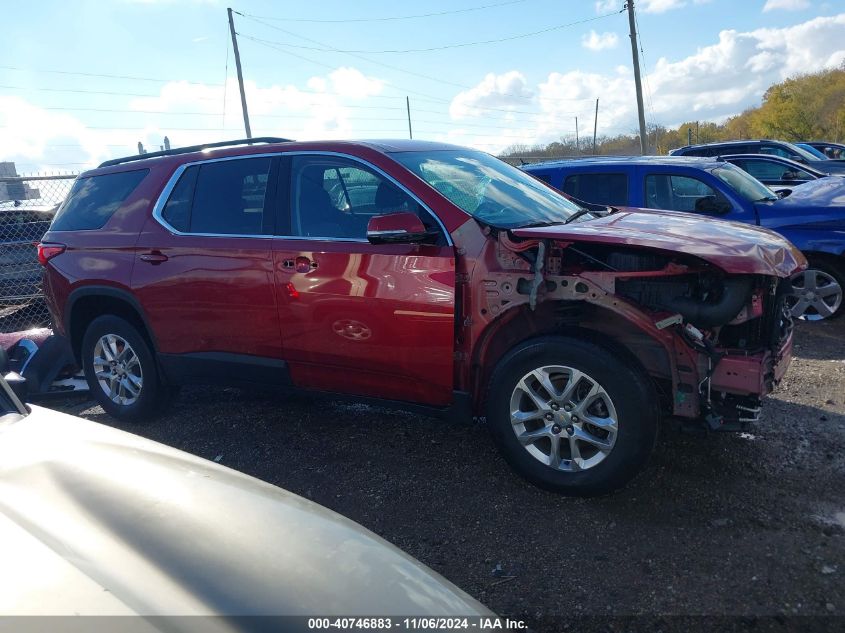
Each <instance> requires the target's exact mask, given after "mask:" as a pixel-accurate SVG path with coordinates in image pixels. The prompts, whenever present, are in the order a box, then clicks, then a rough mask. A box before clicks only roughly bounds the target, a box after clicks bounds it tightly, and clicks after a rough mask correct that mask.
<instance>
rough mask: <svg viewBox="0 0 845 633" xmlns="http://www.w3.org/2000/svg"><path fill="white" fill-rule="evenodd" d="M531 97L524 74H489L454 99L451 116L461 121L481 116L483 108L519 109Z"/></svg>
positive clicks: (450, 111)
mask: <svg viewBox="0 0 845 633" xmlns="http://www.w3.org/2000/svg"><path fill="white" fill-rule="evenodd" d="M530 97H531V91H530V90H528V89H527V87H526V82H525V77H524V76H523V75H522V73H520V72H517V71H515V70H512V71H510V72H507V73H504V74H502V75H496V74H494V73H488V74H487V75H486V76H485V77H484V79H482V80H481V82H480V83H479V84H478V85H477V86H475V87H474V88H471V89H469V90H465V91H463V92H461V93H459V94H458V95H457V96H456V97H455V98H454V99H452V103H451V105H450V106H449V114H450V115H451V116H452V118H453V119H456V120H459V119H463V118H467V117H473V116H479V115H480V114H481V113H482V112H483V110H482V109H481V108H501V109H508V108H512V109H518V108H519V107H520V106H525V105H526V104H527V103H529V101H528V99H530Z"/></svg>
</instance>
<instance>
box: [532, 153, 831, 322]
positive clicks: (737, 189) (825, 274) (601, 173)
mask: <svg viewBox="0 0 845 633" xmlns="http://www.w3.org/2000/svg"><path fill="white" fill-rule="evenodd" d="M523 169H525V171H527V172H529V173H531V174H532V175H534V176H536V177H537V178H539V179H541V180H543V181H544V182H546V183H548V184H550V185H551V186H553V187H555V188H556V189H560V190H561V191H563V192H564V193H566V194H568V195H570V196H572V197H573V198H577V199H579V200H582V201H584V202H588V203H592V204H599V205H609V206H625V207H643V208H651V209H671V210H675V211H688V212H692V213H699V214H702V215H709V216H712V217H714V218H720V219H725V220H733V221H736V222H744V223H746V224H757V225H760V226H764V227H766V228H769V229H772V230H774V231H776V232H778V233H780V234H781V235H783V236H784V237H786V238H787V239H789V240H790V241H791V242H792V243H793V244H795V245H796V246H797V247H798V248H799V249H801V251H803V253H804V254H805V255H806V256H807V259H808V260H809V262H810V265H809V268H808V269H807V270H806V271H805V272H803V273H799V274H798V275H797V276H796V277H794V278H793V280H792V286H793V288H792V296H791V297H790V303H791V305H792V310H793V315H794V316H801V317H803V318H805V319H808V320H818V319H824V318H828V317H832V316H839V315H841V314H842V313H843V312H845V305H843V288H845V179H843V178H841V177H838V176H832V177H825V178H819V179H818V180H813V181H811V182H807V183H805V184H803V185H799V186H797V187H795V188H794V189H792V192H791V193H790V194H789V195H788V196H786V197H783V198H781V197H779V196H778V195H776V194H775V193H774V192H773V191H772V190H771V189H769V188H768V187H766V186H765V185H763V184H762V183H761V182H759V181H758V180H756V179H755V178H753V177H752V176H750V175H749V174H747V173H746V172H745V171H743V170H741V169H740V168H738V167H735V166H734V165H731V164H730V163H727V162H725V161H723V160H718V159H714V158H692V157H690V158H687V157H677V158H676V157H671V156H670V157H666V156H645V157H630V158H628V157H617V156H607V157H594V158H584V159H573V160H563V161H552V162H547V163H540V164H536V165H526V166H525V167H524V168H523Z"/></svg>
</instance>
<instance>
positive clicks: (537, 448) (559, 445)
mask: <svg viewBox="0 0 845 633" xmlns="http://www.w3.org/2000/svg"><path fill="white" fill-rule="evenodd" d="M510 417H511V424H512V426H513V431H514V433H515V434H516V438H517V440H519V442H520V444H522V446H523V448H525V450H526V451H528V453H529V454H531V455H532V456H533V457H534V458H535V459H537V460H539V461H540V462H542V463H543V464H545V465H547V466H549V467H551V468H554V469H556V470H562V471H569V472H572V471H579V470H587V469H588V468H593V467H594V466H596V465H598V464H599V463H601V462H602V461H604V459H605V458H606V457H607V456H608V455H609V454H610V452H611V451H612V450H613V446H614V444H615V443H616V435H617V432H618V427H619V425H618V416H617V413H616V408H615V407H614V405H613V401H612V400H611V398H610V396H609V395H608V393H607V391H605V389H604V387H602V386H601V385H600V384H599V383H598V381H596V380H595V379H594V378H592V377H591V376H589V375H587V374H586V373H584V372H582V371H580V370H578V369H574V368H572V367H566V366H559V365H554V366H545V367H539V368H537V369H534V370H532V371H530V372H529V373H527V374H525V376H523V377H522V379H521V380H520V381H519V382H518V383H517V385H516V388H515V389H514V390H513V393H512V394H511V399H510Z"/></svg>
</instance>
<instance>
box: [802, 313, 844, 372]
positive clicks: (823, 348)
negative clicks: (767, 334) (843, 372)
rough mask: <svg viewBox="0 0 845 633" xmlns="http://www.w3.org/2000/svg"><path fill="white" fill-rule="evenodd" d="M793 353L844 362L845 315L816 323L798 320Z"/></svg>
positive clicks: (810, 357)
mask: <svg viewBox="0 0 845 633" xmlns="http://www.w3.org/2000/svg"><path fill="white" fill-rule="evenodd" d="M793 353H794V354H795V356H798V357H799V358H808V359H813V360H841V361H843V362H845V317H843V318H838V319H834V320H832V321H818V322H816V323H809V322H804V321H798V322H797V323H796V327H795V346H794V349H793Z"/></svg>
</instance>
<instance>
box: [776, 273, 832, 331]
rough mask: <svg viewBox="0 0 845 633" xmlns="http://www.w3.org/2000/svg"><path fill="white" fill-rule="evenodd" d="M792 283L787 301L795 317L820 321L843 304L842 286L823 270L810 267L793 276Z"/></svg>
mask: <svg viewBox="0 0 845 633" xmlns="http://www.w3.org/2000/svg"><path fill="white" fill-rule="evenodd" d="M791 283H792V289H791V291H790V293H789V295H787V302H788V305H789V309H790V310H791V312H792V316H793V318H800V319H804V320H806V321H819V320H821V319H826V318H828V317H830V316H832V315H833V314H834V313H835V312H836V311H837V310H838V309H839V307H840V306H841V305H842V286H840V285H839V282H837V281H836V279H835V278H834V277H833V276H832V275H830V274H828V273H826V272H824V271H823V270H819V269H817V268H808V269H807V270H805V271H803V272H800V273H798V274H797V275H795V276H794V277H792V280H791Z"/></svg>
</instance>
